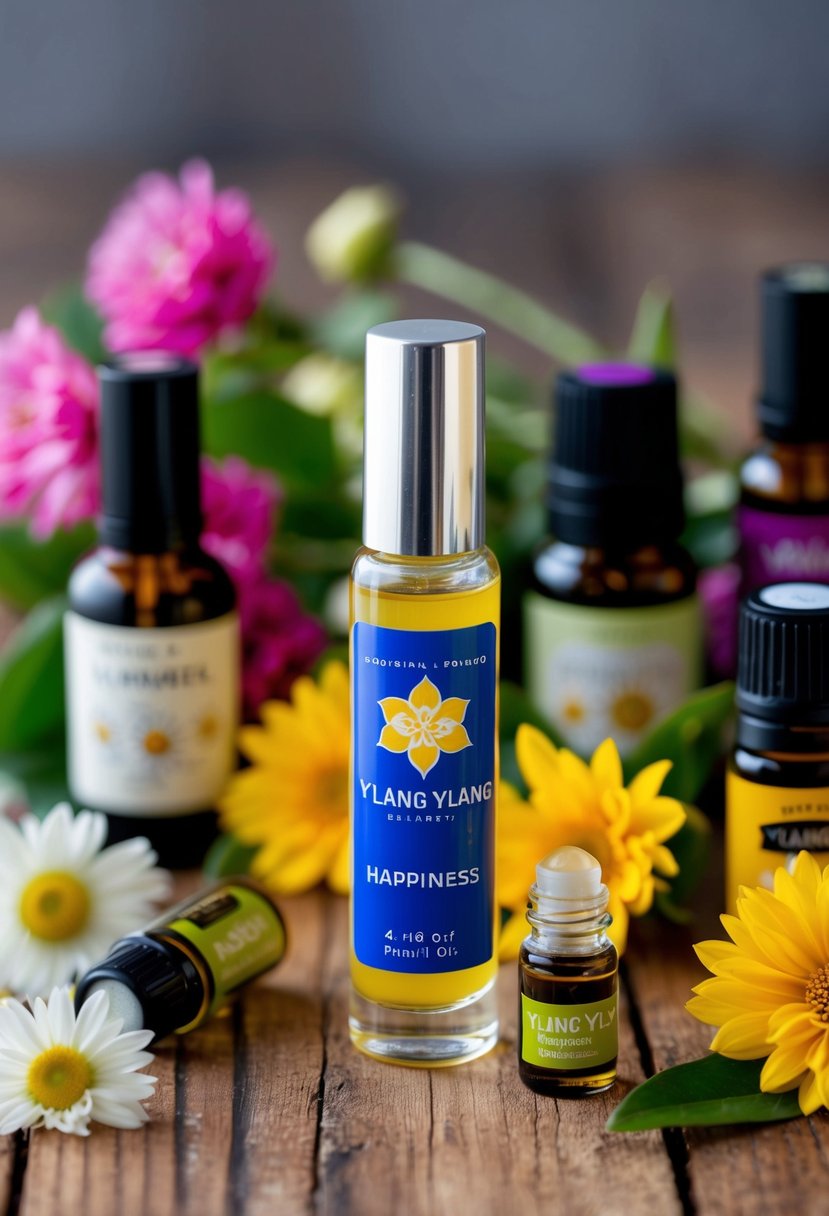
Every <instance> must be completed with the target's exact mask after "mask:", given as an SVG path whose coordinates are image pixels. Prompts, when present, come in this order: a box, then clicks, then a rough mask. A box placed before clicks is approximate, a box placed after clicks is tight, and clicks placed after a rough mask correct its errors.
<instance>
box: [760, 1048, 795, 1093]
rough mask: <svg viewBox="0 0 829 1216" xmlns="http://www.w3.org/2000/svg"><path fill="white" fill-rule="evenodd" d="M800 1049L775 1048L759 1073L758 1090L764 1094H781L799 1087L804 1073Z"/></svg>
mask: <svg viewBox="0 0 829 1216" xmlns="http://www.w3.org/2000/svg"><path fill="white" fill-rule="evenodd" d="M803 1061H804V1052H803V1049H802V1047H794V1048H792V1047H788V1048H786V1047H775V1049H774V1051H773V1052H772V1053H771V1055H770V1056H769V1058H768V1059H767V1060H766V1062H765V1064H764V1065H763V1071H762V1072H761V1073H760V1088H761V1090H762V1091H763V1093H766V1094H781V1093H785V1091H786V1090H787V1089H794V1087H795V1085H799V1084H800V1081H801V1079H802V1077H803V1074H804V1072H805V1071H806V1069H805V1067H804V1062H803Z"/></svg>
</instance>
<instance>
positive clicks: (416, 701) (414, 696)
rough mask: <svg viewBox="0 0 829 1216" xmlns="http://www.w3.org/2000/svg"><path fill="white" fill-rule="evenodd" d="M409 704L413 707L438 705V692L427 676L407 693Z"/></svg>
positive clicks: (433, 706) (435, 707)
mask: <svg viewBox="0 0 829 1216" xmlns="http://www.w3.org/2000/svg"><path fill="white" fill-rule="evenodd" d="M409 704H410V705H411V707H412V708H413V709H437V707H438V706H439V705H440V693H439V692H438V690H437V688H436V687H435V685H434V684H433V683H432V681H431V680H430V679H429V677H428V676H424V677H423V679H422V680H421V681H420V683H419V684H416V685H415V687H414V688H413V689H412V691H411V692H410V693H409Z"/></svg>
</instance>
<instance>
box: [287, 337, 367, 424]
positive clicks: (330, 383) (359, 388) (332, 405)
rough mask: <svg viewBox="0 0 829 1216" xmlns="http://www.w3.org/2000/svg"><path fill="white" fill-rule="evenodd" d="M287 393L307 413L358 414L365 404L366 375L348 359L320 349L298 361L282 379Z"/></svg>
mask: <svg viewBox="0 0 829 1216" xmlns="http://www.w3.org/2000/svg"><path fill="white" fill-rule="evenodd" d="M282 391H283V393H284V394H285V396H286V397H287V398H288V399H289V400H290V401H292V402H293V403H294V405H296V406H298V407H299V408H300V409H301V410H305V412H306V413H308V414H318V415H320V416H322V417H325V416H327V415H329V414H341V413H347V414H351V415H352V416H357V415H359V412H360V409H361V408H362V404H363V378H362V376H361V374H360V371H359V370H358V368H356V367H355V366H354V364H353V363H347V362H346V360H345V359H335V358H334V356H333V355H326V354H324V353H323V352H321V351H319V352H317V353H316V354H313V355H306V356H305V358H304V359H300V360H299V362H298V363H295V364H294V366H293V367H292V368H291V370H290V371H289V372H288V374H287V375H286V376H285V378H284V380H283V381H282Z"/></svg>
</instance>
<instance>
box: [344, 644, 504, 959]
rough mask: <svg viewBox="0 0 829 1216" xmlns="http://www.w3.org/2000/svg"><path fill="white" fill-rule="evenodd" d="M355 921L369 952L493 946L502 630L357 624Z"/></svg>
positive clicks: (471, 951) (371, 955)
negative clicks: (497, 709) (498, 677)
mask: <svg viewBox="0 0 829 1216" xmlns="http://www.w3.org/2000/svg"><path fill="white" fill-rule="evenodd" d="M352 662H353V671H354V676H353V679H354V706H353V710H354V718H353V730H354V746H353V757H354V800H353V828H352V831H353V844H354V850H353V888H352V907H353V924H354V928H353V932H354V950H355V953H356V955H357V958H358V959H359V960H360V962H361V963H365V964H366V965H367V966H369V967H380V968H382V969H383V970H385V971H406V972H420V973H426V974H429V973H435V972H441V971H460V970H463V969H464V968H466V967H476V966H479V965H480V964H481V963H485V962H487V961H488V960H489V959H490V958H491V957H492V947H493V941H492V935H493V912H494V909H493V882H494V838H493V837H494V824H495V816H494V807H495V677H496V634H495V626H494V625H493V624H491V623H487V624H484V625H474V626H472V627H471V628H468V629H446V630H433V631H423V632H420V631H414V630H402V629H383V628H380V627H379V626H376V625H366V624H363V623H362V622H359V623H358V624H356V625H355V626H354V633H353V651H352Z"/></svg>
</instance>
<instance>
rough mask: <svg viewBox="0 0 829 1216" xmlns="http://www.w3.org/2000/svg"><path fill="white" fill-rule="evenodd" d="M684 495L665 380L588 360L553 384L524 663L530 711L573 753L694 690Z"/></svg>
mask: <svg viewBox="0 0 829 1216" xmlns="http://www.w3.org/2000/svg"><path fill="white" fill-rule="evenodd" d="M682 492H683V482H682V471H681V468H680V464H679V453H678V438H677V412H676V382H675V380H674V378H673V376H671V375H669V374H667V373H665V372H657V371H652V370H651V369H649V368H644V367H635V366H632V365H628V364H599V365H596V366H591V367H584V368H581V369H580V370H579V371H576V372H565V373H563V374H562V375H561V376H560V377H559V379H558V381H557V385H556V425H555V438H554V448H553V454H552V460H551V464H550V476H549V496H548V508H549V519H550V530H551V532H552V536H553V539H551V540H547V541H545V542H544V543H543V545H542V546H541V548H540V549H539V551H538V552H537V554H536V556H535V559H534V563H533V577H532V581H531V587H530V590H529V592H528V594H527V596H526V598H525V616H524V620H525V629H524V668H525V674H526V681H527V686H528V688H529V690H530V695H531V696H532V698H533V700H534V701H535V703H536V704H537V705H538V707H539V709H541V710H542V712H544V713H545V714H546V715H547V717H548V718H549V719H550V720H551V722H552V723H553V725H554V726H555V727H556V729H557V731H558V732H559V734H560V735H561V736H562V738H563V739H564V741H565V742H566V743H567V744H568V745H570V746H571V747H573V748H574V749H575V750H576V751H578V752H581V753H582V754H586V753H589V752H590V751H592V750H593V748H595V747H596V746H597V745H598V744H599V743H600V742H601V741H602V740H603V739H605V738H606V737H607V736H608V735H611V736H613V737H614V738H615V740H616V742H617V744H618V746H619V749H620V751H621V752H622V754H623V755H624V754H626V753H629V752H630V751H632V750H633V749H634V748H635V747H636V745H637V744H638V743H639V742H640V741H641V739H642V738H643V737H644V736H645V735H646V734H647V733H648V732H649V731H650V730H652V729H653V727H654V726H655V725H656V723H657V722H658V721H659V720H660V719H661V718H664V717H665V716H667V715H668V714H669V713H670V712H671V711H672V710H674V709H675V708H676V707H677V706H678V705H679V704H681V702H682V701H683V700H684V699H685V698H686V697H687V696H688V694H689V693H691V692H692V691H693V690H694V689H695V688H696V687H697V686H698V684H699V681H700V677H701V668H702V630H701V623H700V616H699V606H698V602H697V598H696V593H695V592H696V573H697V572H696V566H695V563H694V561H693V559H692V557H691V555H690V554H689V553H688V551H687V550H686V549H685V548H684V547H683V546H682V544H681V543H680V541H679V536H680V533H681V532H682V529H683V526H684V519H685V516H684V509H683V502H682Z"/></svg>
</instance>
